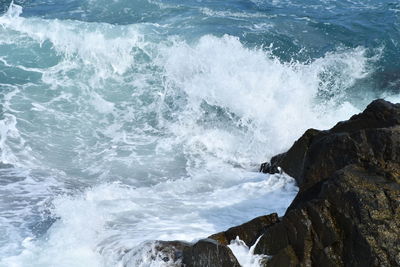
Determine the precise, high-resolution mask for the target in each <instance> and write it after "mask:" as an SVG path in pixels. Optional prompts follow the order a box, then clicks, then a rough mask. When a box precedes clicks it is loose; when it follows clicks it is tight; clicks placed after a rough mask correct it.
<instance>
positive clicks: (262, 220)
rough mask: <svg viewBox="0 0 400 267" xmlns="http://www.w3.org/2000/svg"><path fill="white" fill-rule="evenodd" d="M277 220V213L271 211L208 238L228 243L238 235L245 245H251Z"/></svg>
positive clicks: (224, 243)
mask: <svg viewBox="0 0 400 267" xmlns="http://www.w3.org/2000/svg"><path fill="white" fill-rule="evenodd" d="M278 221H279V219H278V215H277V214H276V213H272V214H270V215H265V216H260V217H257V218H255V219H253V220H251V221H249V222H247V223H244V224H242V225H239V226H235V227H232V228H229V229H228V230H226V231H225V232H220V233H217V234H214V235H212V236H210V237H209V238H211V239H215V240H217V241H218V242H219V243H220V244H223V245H229V244H230V243H231V241H232V240H234V239H236V237H237V236H238V237H239V238H240V239H241V240H242V241H244V242H245V243H246V245H247V246H249V247H251V246H252V245H254V243H255V242H256V241H257V239H258V238H259V237H260V236H261V235H262V234H263V233H264V232H265V230H266V229H267V228H268V227H269V226H271V225H273V224H275V223H277V222H278Z"/></svg>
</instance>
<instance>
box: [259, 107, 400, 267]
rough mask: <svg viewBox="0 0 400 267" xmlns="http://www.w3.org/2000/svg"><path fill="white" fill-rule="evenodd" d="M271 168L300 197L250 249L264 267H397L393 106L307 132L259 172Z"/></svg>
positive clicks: (399, 157)
mask: <svg viewBox="0 0 400 267" xmlns="http://www.w3.org/2000/svg"><path fill="white" fill-rule="evenodd" d="M278 167H281V168H282V169H283V171H285V172H286V173H288V174H289V175H291V176H293V177H294V178H295V179H296V180H297V182H298V185H299V187H300V191H299V193H298V195H297V196H296V198H295V200H294V201H293V203H292V204H291V206H290V207H289V208H288V210H287V212H286V214H285V216H284V217H283V218H282V219H281V221H280V222H279V223H276V224H274V225H272V226H270V227H269V228H268V229H267V230H266V233H265V234H264V235H263V237H262V238H261V240H260V242H259V243H258V244H257V247H256V250H255V252H256V253H260V254H267V255H270V256H272V257H271V258H270V260H269V261H267V262H266V263H265V265H266V266H400V105H394V104H391V103H389V102H386V101H384V100H376V101H374V102H372V103H371V104H370V105H369V106H368V107H367V108H366V110H365V111H364V112H362V113H361V114H358V115H355V116H353V117H352V118H351V119H350V120H348V121H345V122H341V123H338V124H337V125H336V126H335V127H333V128H332V129H330V130H329V131H317V130H308V131H307V132H306V133H305V134H304V135H303V136H302V137H301V138H300V139H299V140H298V141H296V143H295V144H294V145H293V146H292V147H291V148H290V149H289V151H288V152H286V153H284V154H280V155H278V156H276V157H274V158H273V159H272V160H271V163H268V164H263V166H262V167H261V169H262V171H264V172H276V171H277V169H278Z"/></svg>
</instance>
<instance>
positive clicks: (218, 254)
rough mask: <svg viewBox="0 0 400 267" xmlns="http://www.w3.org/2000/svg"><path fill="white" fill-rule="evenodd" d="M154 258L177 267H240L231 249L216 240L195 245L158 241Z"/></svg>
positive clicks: (204, 240) (205, 240)
mask: <svg viewBox="0 0 400 267" xmlns="http://www.w3.org/2000/svg"><path fill="white" fill-rule="evenodd" d="M154 250H155V251H153V254H154V258H158V259H162V260H163V261H164V262H166V263H168V266H176V267H178V266H179V267H180V266H182V267H216V266H221V267H240V264H239V263H238V261H237V259H236V258H235V256H234V255H233V253H232V251H231V250H230V248H229V247H227V246H225V245H223V244H220V243H219V242H218V241H216V240H214V239H209V238H208V239H202V240H200V241H198V242H196V243H195V244H189V243H186V242H182V241H157V243H156V245H155V249H154Z"/></svg>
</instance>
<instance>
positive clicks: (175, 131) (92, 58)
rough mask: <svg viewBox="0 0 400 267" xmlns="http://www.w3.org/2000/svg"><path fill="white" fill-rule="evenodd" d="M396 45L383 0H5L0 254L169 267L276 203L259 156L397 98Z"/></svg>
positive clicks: (39, 262) (0, 39) (1, 8)
mask: <svg viewBox="0 0 400 267" xmlns="http://www.w3.org/2000/svg"><path fill="white" fill-rule="evenodd" d="M399 42H400V3H399V2H398V1H394V0H391V1H388V0H380V1H378V0H363V1H361V0H343V1H334V0H306V1H304V0H303V1H299V0H229V1H227V0H224V1H222V0H214V1H211V0H185V1H182V0H181V1H179V0H130V1H129V0H107V1H106V0H79V1H78V0H63V1H61V0H20V1H15V2H10V1H9V0H7V1H5V0H1V1H0V266H2V267H3V266H5V267H8V266H29V267H31V266H32V267H34V266H44V267H46V266H68V267H71V266H85V267H87V266H121V267H122V266H169V265H171V264H172V263H171V262H164V261H162V259H160V258H157V257H156V256H155V255H154V241H155V240H186V241H195V240H197V239H200V238H203V237H206V236H208V235H210V234H212V233H215V232H217V231H221V230H224V229H227V228H229V227H231V226H234V225H237V224H241V223H243V222H245V221H247V220H250V219H252V218H253V217H256V216H259V215H264V214H268V213H272V212H278V213H279V214H280V215H282V214H283V213H284V212H285V210H286V208H287V207H288V205H289V204H290V202H291V201H292V199H293V198H294V196H295V194H296V192H297V190H298V189H297V187H296V185H295V182H294V180H293V179H292V178H290V177H288V176H286V175H285V174H282V175H266V174H260V173H258V167H259V164H260V163H261V162H264V161H266V160H268V159H270V157H271V156H273V155H275V154H277V153H281V152H283V151H285V150H286V149H288V148H289V147H290V145H291V144H292V143H293V142H294V141H295V140H296V139H297V138H298V137H299V136H300V135H301V134H302V133H303V132H304V131H305V130H306V129H308V128H311V127H313V128H318V129H326V128H328V127H331V126H333V125H334V124H335V123H336V122H338V121H340V120H344V119H347V118H348V117H349V116H351V115H353V114H354V113H357V112H359V111H361V110H362V109H363V108H364V107H365V106H366V105H367V104H368V103H369V102H370V101H371V100H373V99H375V98H378V97H381V98H386V99H389V100H392V101H397V100H399V99H400V97H399V96H400V95H399V89H400V61H399V60H398V59H399V57H400V44H399ZM231 248H232V250H233V251H234V252H235V253H236V255H238V256H239V257H240V258H241V262H242V263H243V265H244V266H257V262H256V260H257V257H251V255H250V254H251V249H250V250H249V249H248V248H247V247H246V245H245V244H243V242H241V241H240V240H234V241H233V243H232V245H231Z"/></svg>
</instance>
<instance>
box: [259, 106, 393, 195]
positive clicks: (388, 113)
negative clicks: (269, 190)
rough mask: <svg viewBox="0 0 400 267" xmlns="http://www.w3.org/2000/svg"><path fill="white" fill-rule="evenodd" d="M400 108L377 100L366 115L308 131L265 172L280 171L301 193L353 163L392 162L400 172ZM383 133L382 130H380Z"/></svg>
mask: <svg viewBox="0 0 400 267" xmlns="http://www.w3.org/2000/svg"><path fill="white" fill-rule="evenodd" d="M398 125H400V105H399V104H392V103H390V102H387V101H384V100H375V101H373V102H372V103H371V104H370V105H368V107H367V108H366V109H365V111H364V112H362V113H360V114H358V115H354V116H353V117H351V118H350V120H348V121H344V122H339V123H338V124H337V125H335V126H334V127H333V128H332V129H330V130H328V131H318V130H314V129H310V130H307V131H306V132H305V133H304V135H303V136H302V137H301V138H300V139H299V140H297V141H296V142H295V143H294V145H293V146H292V147H291V148H290V149H289V150H288V151H287V152H286V153H283V154H280V155H277V156H275V157H273V158H272V159H271V162H270V163H269V164H266V163H264V164H263V165H262V166H266V167H268V168H266V167H264V168H261V171H263V172H269V173H274V171H275V170H277V167H280V168H282V169H283V171H284V172H286V173H287V174H289V175H290V176H292V177H293V178H295V179H296V181H297V183H298V185H299V187H300V191H301V190H302V189H306V188H308V187H310V186H312V185H314V184H315V183H317V182H319V181H320V180H322V179H326V178H328V177H329V176H330V175H332V174H333V173H334V172H335V171H336V170H338V169H340V168H343V167H345V166H346V165H348V164H350V163H367V164H370V163H372V164H382V165H385V164H386V162H387V161H391V162H393V164H394V165H395V166H393V170H397V171H400V169H399V168H398V167H399V166H398V164H399V159H400V151H397V150H395V149H393V148H395V147H396V146H397V145H398V142H399V139H398V135H399V133H398V131H392V130H391V128H392V127H395V126H398ZM379 129H380V130H379Z"/></svg>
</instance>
